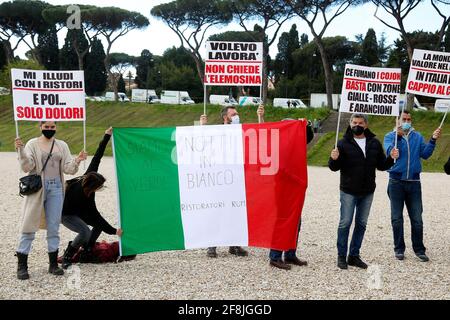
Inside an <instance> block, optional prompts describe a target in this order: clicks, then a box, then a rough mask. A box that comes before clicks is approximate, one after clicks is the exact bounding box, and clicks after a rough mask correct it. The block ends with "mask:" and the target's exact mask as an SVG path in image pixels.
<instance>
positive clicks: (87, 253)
mask: <svg viewBox="0 0 450 320" xmlns="http://www.w3.org/2000/svg"><path fill="white" fill-rule="evenodd" d="M99 262H100V261H99V259H98V258H97V257H96V256H95V255H94V253H93V252H92V247H83V251H81V253H80V263H99Z"/></svg>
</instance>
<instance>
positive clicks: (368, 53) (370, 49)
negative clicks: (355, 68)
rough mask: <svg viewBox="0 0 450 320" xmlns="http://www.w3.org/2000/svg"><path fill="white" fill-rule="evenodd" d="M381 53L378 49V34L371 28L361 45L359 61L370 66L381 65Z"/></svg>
mask: <svg viewBox="0 0 450 320" xmlns="http://www.w3.org/2000/svg"><path fill="white" fill-rule="evenodd" d="M379 53H380V52H379V49H378V42H377V35H376V33H375V30H373V29H372V28H370V29H369V30H368V31H367V33H366V36H365V38H364V40H363V42H362V45H361V54H360V61H359V63H360V64H362V65H364V66H368V67H374V66H379V65H380V58H379Z"/></svg>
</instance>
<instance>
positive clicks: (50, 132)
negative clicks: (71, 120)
mask: <svg viewBox="0 0 450 320" xmlns="http://www.w3.org/2000/svg"><path fill="white" fill-rule="evenodd" d="M55 133H56V130H42V134H43V135H44V137H46V138H47V139H51V138H52V137H53V136H54V135H55Z"/></svg>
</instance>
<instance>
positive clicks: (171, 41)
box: [0, 0, 450, 57]
mask: <svg viewBox="0 0 450 320" xmlns="http://www.w3.org/2000/svg"><path fill="white" fill-rule="evenodd" d="M1 2H5V1H3V0H0V3H1ZM46 2H48V3H50V4H53V5H64V4H72V3H74V2H76V3H77V4H91V5H96V6H99V7H102V6H114V7H120V8H123V9H127V10H130V11H137V12H139V13H141V14H142V15H144V16H146V17H147V18H149V20H150V26H149V27H147V28H146V29H144V30H134V31H131V32H129V33H128V34H127V35H126V36H124V37H122V38H120V39H118V40H117V41H116V42H115V43H114V45H113V48H112V52H125V53H127V54H129V55H134V56H139V55H140V53H141V51H142V50H143V49H148V50H150V52H152V53H153V54H154V55H162V54H163V52H164V50H166V49H167V48H170V47H172V46H176V47H178V46H179V45H180V40H179V39H178V37H177V36H176V34H175V33H174V32H173V31H172V30H171V29H169V27H167V26H166V25H165V24H164V23H163V22H162V21H161V20H158V19H156V18H154V17H152V16H151V15H150V10H151V9H152V8H153V7H154V6H155V5H158V4H161V3H167V2H170V1H167V0H108V1H105V0H47V1H46ZM441 9H442V10H443V12H444V13H446V14H447V16H448V15H450V5H448V6H446V7H445V6H443V5H442V6H441ZM375 12H376V7H375V6H374V5H373V4H371V3H368V4H365V5H363V6H360V7H356V8H351V9H348V10H347V11H346V12H344V14H342V15H341V16H339V17H338V18H336V19H335V20H334V21H333V22H332V23H331V25H330V26H329V27H328V29H327V31H326V33H325V36H335V35H342V36H346V37H347V38H348V39H349V40H354V39H355V36H356V35H357V34H363V35H365V34H366V32H367V30H368V29H369V28H373V29H374V30H375V32H376V33H377V37H378V38H379V37H380V36H381V34H382V33H385V36H386V38H387V44H392V43H393V42H394V40H395V39H397V38H398V37H399V34H398V32H397V31H395V30H392V29H390V28H388V27H387V26H385V25H384V24H383V23H381V22H380V21H379V20H378V19H377V18H375V16H374V14H375ZM377 16H378V17H380V18H383V20H385V21H388V22H390V23H391V24H393V25H395V21H394V20H393V18H390V16H389V15H387V14H386V13H384V12H383V9H382V8H380V9H379V10H378V11H377ZM294 23H295V24H296V25H297V30H298V32H299V34H302V33H306V34H308V36H309V40H310V41H311V40H312V36H311V33H310V31H309V27H308V26H307V24H306V23H305V22H303V21H302V20H301V19H300V18H298V17H294V18H292V19H291V20H288V21H287V22H285V24H284V25H283V27H282V28H281V30H280V33H279V35H280V34H281V32H283V31H288V30H289V29H290V28H291V26H292V24H294ZM441 23H442V18H441V17H439V16H438V14H437V12H436V11H435V10H434V8H433V7H432V6H431V4H430V1H429V0H425V1H423V2H422V3H421V4H420V5H419V6H418V7H417V8H415V9H414V10H413V11H412V12H411V13H410V15H408V17H407V18H406V20H405V28H406V30H407V31H414V30H423V31H436V30H438V29H439V28H440V24H441ZM253 24H254V23H252V24H251V25H253ZM318 26H319V25H318ZM224 31H242V27H240V26H239V25H238V24H237V23H231V24H229V25H227V26H225V27H221V28H211V29H210V30H209V32H208V33H207V34H208V35H211V34H215V33H221V32H224ZM270 32H271V31H269V34H270ZM58 38H59V45H60V47H61V46H62V45H63V44H64V38H65V30H64V29H63V30H62V31H60V32H59V33H58ZM277 43H278V41H277V40H276V41H275V42H274V44H273V45H272V46H271V47H270V51H269V52H270V55H271V56H272V57H275V55H276V53H277V46H276V45H277ZM104 44H105V43H104ZM27 50H28V47H26V45H25V44H21V45H20V46H19V48H18V50H17V51H16V54H18V55H19V56H21V57H25V52H26V51H27ZM202 54H204V53H202Z"/></svg>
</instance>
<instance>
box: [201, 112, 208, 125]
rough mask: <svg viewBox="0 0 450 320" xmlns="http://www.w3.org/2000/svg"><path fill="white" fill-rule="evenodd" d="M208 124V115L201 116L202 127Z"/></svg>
mask: <svg viewBox="0 0 450 320" xmlns="http://www.w3.org/2000/svg"><path fill="white" fill-rule="evenodd" d="M207 123H208V117H207V115H206V114H202V115H201V116H200V125H202V126H203V125H205V124H207Z"/></svg>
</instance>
